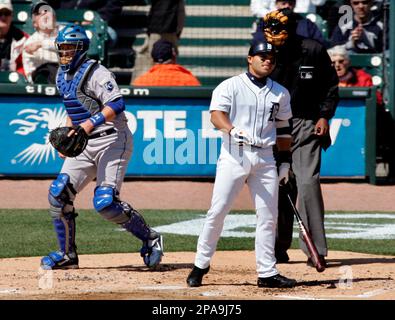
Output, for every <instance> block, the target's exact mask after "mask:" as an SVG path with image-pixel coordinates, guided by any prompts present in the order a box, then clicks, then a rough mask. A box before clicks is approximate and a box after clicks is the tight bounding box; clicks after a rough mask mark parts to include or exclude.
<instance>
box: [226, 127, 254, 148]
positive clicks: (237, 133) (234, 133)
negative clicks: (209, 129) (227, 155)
mask: <svg viewBox="0 0 395 320" xmlns="http://www.w3.org/2000/svg"><path fill="white" fill-rule="evenodd" d="M229 134H230V136H231V137H232V138H233V140H234V141H235V142H236V143H237V144H238V145H239V146H242V145H243V144H247V145H252V144H253V140H252V138H251V137H250V136H249V134H248V133H247V132H246V131H245V130H243V129H240V128H237V127H233V128H232V130H230V132H229Z"/></svg>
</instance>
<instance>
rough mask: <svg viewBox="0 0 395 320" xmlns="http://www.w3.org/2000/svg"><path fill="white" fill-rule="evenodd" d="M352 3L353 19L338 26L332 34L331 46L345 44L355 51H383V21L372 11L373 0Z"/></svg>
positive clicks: (349, 49)
mask: <svg viewBox="0 0 395 320" xmlns="http://www.w3.org/2000/svg"><path fill="white" fill-rule="evenodd" d="M350 4H351V7H352V9H353V12H354V16H353V19H352V21H349V22H348V23H346V24H344V25H337V26H336V28H335V30H334V31H333V34H332V36H331V47H333V46H335V45H343V44H345V45H346V49H347V50H348V51H350V52H354V53H378V52H382V51H383V22H382V21H381V19H380V16H375V15H373V13H372V11H371V7H372V5H373V0H351V1H350ZM346 21H347V20H346Z"/></svg>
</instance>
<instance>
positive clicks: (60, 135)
mask: <svg viewBox="0 0 395 320" xmlns="http://www.w3.org/2000/svg"><path fill="white" fill-rule="evenodd" d="M72 130H74V133H72V134H71V135H70V132H71V131H72ZM69 135H70V136H69ZM49 142H50V143H51V144H52V146H53V147H54V148H55V149H56V150H57V151H59V152H60V153H61V154H63V155H64V156H66V157H71V158H73V157H76V156H78V155H79V154H81V153H82V151H84V149H85V147H86V145H87V144H88V134H87V133H86V132H85V130H84V129H83V128H82V127H81V126H74V127H59V128H56V129H54V130H52V131H51V133H50V135H49Z"/></svg>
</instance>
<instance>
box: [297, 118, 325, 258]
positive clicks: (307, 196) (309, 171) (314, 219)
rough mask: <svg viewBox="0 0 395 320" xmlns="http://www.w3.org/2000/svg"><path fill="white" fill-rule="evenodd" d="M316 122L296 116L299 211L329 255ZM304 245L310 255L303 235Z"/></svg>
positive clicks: (302, 243) (306, 252) (300, 242)
mask: <svg viewBox="0 0 395 320" xmlns="http://www.w3.org/2000/svg"><path fill="white" fill-rule="evenodd" d="M314 128H315V122H314V121H312V120H305V119H297V118H295V119H293V134H292V135H293V139H294V144H293V147H292V170H293V172H294V174H295V177H296V184H297V188H298V210H299V213H300V215H301V217H302V220H303V222H304V223H305V225H306V226H307V228H308V229H309V231H310V233H311V235H312V238H313V241H314V244H315V245H316V247H317V250H318V253H319V254H320V255H323V256H326V255H327V254H328V247H327V243H326V237H325V228H324V201H323V197H322V192H321V185H320V167H321V145H320V140H319V138H318V137H317V136H316V135H315V134H314ZM299 244H300V248H301V249H302V250H303V252H304V253H305V254H306V255H307V256H309V254H308V250H307V248H306V245H305V243H304V242H303V240H302V238H299Z"/></svg>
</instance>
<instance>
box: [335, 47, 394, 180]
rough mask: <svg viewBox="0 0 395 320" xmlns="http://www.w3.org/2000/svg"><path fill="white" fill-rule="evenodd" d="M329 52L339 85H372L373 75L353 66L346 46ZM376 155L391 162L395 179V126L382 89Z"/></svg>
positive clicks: (378, 106)
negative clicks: (385, 103)
mask: <svg viewBox="0 0 395 320" xmlns="http://www.w3.org/2000/svg"><path fill="white" fill-rule="evenodd" d="M328 54H329V56H330V58H331V60H332V63H333V65H334V67H335V69H336V72H337V75H338V77H339V87H371V86H373V82H372V76H371V75H370V74H369V73H367V72H366V71H364V70H363V69H356V68H353V67H351V62H350V58H349V55H348V52H347V50H346V49H345V47H344V46H335V47H333V48H330V49H329V50H328ZM376 98H377V109H376V127H377V128H378V130H377V132H376V156H377V158H381V159H383V162H387V163H388V164H389V174H388V179H389V181H392V183H393V182H394V181H395V152H394V151H395V140H394V133H395V126H394V122H393V120H392V116H391V113H390V112H389V111H388V110H387V109H386V108H385V105H384V103H383V96H382V93H381V91H380V90H377V91H376Z"/></svg>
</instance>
